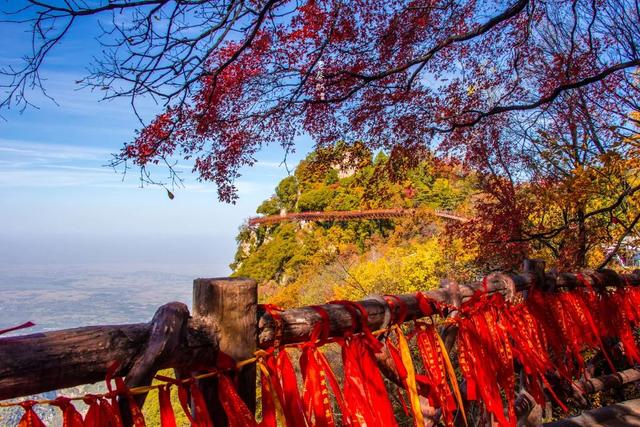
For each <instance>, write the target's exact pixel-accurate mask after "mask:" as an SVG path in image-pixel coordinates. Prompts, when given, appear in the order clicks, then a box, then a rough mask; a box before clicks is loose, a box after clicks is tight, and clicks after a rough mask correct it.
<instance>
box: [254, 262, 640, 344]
mask: <svg viewBox="0 0 640 427" xmlns="http://www.w3.org/2000/svg"><path fill="white" fill-rule="evenodd" d="M583 279H584V280H587V281H588V282H589V283H590V284H591V285H592V286H593V287H595V288H598V287H603V286H617V285H622V284H628V285H631V286H639V285H640V274H639V273H638V272H634V274H626V275H618V274H617V273H615V272H614V271H610V270H605V271H602V272H595V273H590V275H587V274H585V275H584V277H583ZM540 281H541V280H540V276H539V274H538V273H537V272H530V273H525V274H522V275H519V274H504V273H493V274H491V275H489V276H488V277H487V280H486V283H484V284H483V283H481V282H476V283H472V284H469V285H458V292H459V297H460V299H461V300H462V301H465V300H467V299H469V298H470V297H471V296H472V295H473V294H474V292H476V291H477V290H483V289H484V287H485V285H486V289H487V291H489V292H507V291H509V292H512V291H513V289H514V288H515V290H516V291H523V290H526V289H529V288H531V286H532V285H535V286H541V287H543V288H545V289H556V288H578V287H584V283H583V281H582V280H580V279H579V278H578V277H577V275H576V274H573V273H561V274H558V275H557V276H556V275H553V274H546V275H545V279H544V281H543V283H540ZM424 293H425V295H427V296H428V297H429V298H432V299H434V300H435V301H439V302H446V303H448V304H451V303H452V302H453V301H452V299H451V296H450V295H449V292H448V290H447V289H436V290H432V291H427V292H424ZM399 298H400V299H401V300H402V301H403V302H404V303H405V305H406V307H407V316H406V320H407V321H408V320H413V319H418V318H420V317H423V314H422V312H421V311H420V307H419V305H418V299H417V297H416V295H415V294H409V295H399ZM359 303H360V304H361V305H362V306H363V307H364V308H365V309H366V310H367V314H368V324H369V328H370V329H372V330H375V329H378V328H380V327H381V326H382V325H383V324H384V318H385V311H386V310H391V312H392V314H393V315H397V314H398V311H399V307H398V306H397V304H395V305H394V306H393V307H390V306H389V305H388V304H387V303H385V302H382V301H380V300H374V299H369V300H365V301H359ZM322 308H324V309H325V310H326V312H327V313H328V315H329V326H330V328H329V334H330V336H332V337H335V336H342V335H344V333H345V332H347V331H349V330H351V325H352V319H351V315H350V313H349V311H348V310H347V309H346V308H345V307H343V306H342V305H339V304H324V305H322ZM280 315H281V317H282V321H283V329H284V330H283V339H282V342H283V343H285V344H287V343H297V342H303V341H305V340H307V339H308V338H309V337H310V336H311V332H312V331H313V329H314V328H315V327H316V325H318V324H319V323H320V322H321V321H322V318H321V317H320V315H319V314H318V313H317V312H316V311H315V310H314V309H312V308H309V307H303V308H296V309H291V310H285V311H283V312H282V313H280ZM356 331H358V328H356ZM274 336H275V335H274V322H273V319H272V318H271V316H270V315H269V314H268V313H261V315H260V320H259V322H258V345H259V347H260V348H268V347H269V346H271V344H272V343H273V339H274Z"/></svg>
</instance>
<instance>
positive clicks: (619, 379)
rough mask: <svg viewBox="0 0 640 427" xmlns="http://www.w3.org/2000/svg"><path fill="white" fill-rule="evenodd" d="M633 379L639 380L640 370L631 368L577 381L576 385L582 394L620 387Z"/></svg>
mask: <svg viewBox="0 0 640 427" xmlns="http://www.w3.org/2000/svg"><path fill="white" fill-rule="evenodd" d="M634 381H640V370H638V369H633V368H632V369H626V370H624V371H620V372H616V373H614V374H608V375H602V376H600V377H597V378H590V379H585V380H580V381H577V383H576V387H577V388H578V389H579V390H580V391H581V392H582V393H584V394H592V393H596V392H598V391H602V390H609V389H612V388H615V387H620V386H622V385H624V384H628V383H632V382H634Z"/></svg>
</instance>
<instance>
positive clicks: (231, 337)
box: [193, 278, 258, 426]
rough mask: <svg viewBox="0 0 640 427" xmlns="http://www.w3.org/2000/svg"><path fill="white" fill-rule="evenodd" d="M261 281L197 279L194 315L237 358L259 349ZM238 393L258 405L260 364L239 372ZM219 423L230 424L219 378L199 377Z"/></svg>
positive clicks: (250, 354)
mask: <svg viewBox="0 0 640 427" xmlns="http://www.w3.org/2000/svg"><path fill="white" fill-rule="evenodd" d="M257 307H258V285H257V284H256V282H255V280H251V279H243V278H217V279H196V280H194V282H193V317H194V319H195V320H197V321H198V322H200V323H201V324H202V325H206V327H207V328H208V329H209V330H211V332H212V333H216V334H217V336H218V343H219V350H220V352H221V353H224V354H226V355H227V356H230V357H231V358H232V359H234V360H235V361H241V360H245V359H249V358H251V357H252V356H253V354H254V352H255V351H256V349H257V342H258V340H257V327H256V326H257V320H258V311H257ZM236 379H237V387H238V394H239V395H240V397H241V398H242V400H244V402H245V403H246V404H247V406H248V407H249V409H250V410H251V411H255V407H256V366H255V364H249V365H247V366H244V367H242V368H241V369H239V370H238V371H237V372H236ZM198 386H199V387H200V389H201V391H202V394H203V396H204V398H205V400H206V402H207V409H208V410H209V414H210V415H211V417H212V419H213V423H214V425H216V426H225V425H228V420H227V416H226V414H225V411H224V409H223V407H222V405H221V403H220V401H219V399H218V381H217V378H215V377H214V378H208V379H205V380H201V381H198Z"/></svg>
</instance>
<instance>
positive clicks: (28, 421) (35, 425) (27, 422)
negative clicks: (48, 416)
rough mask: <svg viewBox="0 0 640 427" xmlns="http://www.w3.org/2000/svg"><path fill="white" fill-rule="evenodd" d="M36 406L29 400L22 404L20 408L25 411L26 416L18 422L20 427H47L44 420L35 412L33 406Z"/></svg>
mask: <svg viewBox="0 0 640 427" xmlns="http://www.w3.org/2000/svg"><path fill="white" fill-rule="evenodd" d="M35 404H36V402H34V401H33V400H27V401H25V402H22V403H20V406H22V408H23V409H24V414H23V415H22V418H20V421H19V422H18V427H46V426H45V425H44V423H43V422H42V420H41V419H40V418H39V417H38V414H36V413H35V411H34V410H33V406H34V405H35Z"/></svg>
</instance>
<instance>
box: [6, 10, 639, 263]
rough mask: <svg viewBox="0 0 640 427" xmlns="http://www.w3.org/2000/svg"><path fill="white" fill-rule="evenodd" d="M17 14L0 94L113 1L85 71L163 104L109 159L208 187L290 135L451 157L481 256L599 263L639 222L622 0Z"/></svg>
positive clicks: (402, 157) (221, 185)
mask: <svg viewBox="0 0 640 427" xmlns="http://www.w3.org/2000/svg"><path fill="white" fill-rule="evenodd" d="M21 13H22V14H23V15H26V16H24V18H25V19H22V20H17V21H18V22H22V23H24V22H27V23H31V24H32V25H33V30H34V37H35V39H34V51H33V53H32V55H31V56H28V57H27V62H26V64H25V67H24V68H22V69H14V70H10V72H8V73H6V74H7V75H8V76H9V78H10V82H9V84H8V87H9V90H8V92H7V93H8V96H7V98H6V99H5V100H4V101H3V102H2V104H1V105H4V106H6V105H9V104H10V103H11V102H12V101H13V102H16V103H20V102H22V103H25V102H27V101H25V98H24V96H23V95H24V93H23V90H24V88H25V87H28V86H29V84H30V83H31V84H32V85H35V86H38V85H39V84H40V83H41V80H40V79H39V78H38V68H39V66H40V64H41V63H42V61H43V60H44V59H45V57H46V55H47V53H48V52H49V50H50V49H51V48H52V47H53V46H54V45H56V44H58V43H59V41H60V40H61V39H62V38H63V37H64V35H65V34H66V32H67V31H68V30H69V28H70V27H71V26H72V25H74V22H75V21H76V20H79V19H86V17H91V16H102V15H103V14H113V19H112V23H111V26H108V27H105V33H104V34H103V38H102V39H101V40H102V42H103V45H104V46H105V52H106V53H105V58H104V60H99V61H98V62H97V64H96V67H95V68H94V69H93V72H92V73H91V75H90V76H88V78H87V79H86V80H85V83H86V84H87V85H89V86H92V87H95V88H99V89H101V90H104V91H105V98H112V97H118V96H125V97H131V98H132V103H133V105H134V106H135V105H136V100H137V99H139V98H141V97H145V96H151V97H153V98H154V99H156V100H162V101H164V102H165V105H166V110H165V111H163V112H162V113H161V114H159V115H158V116H157V117H156V118H155V119H154V120H153V121H152V122H151V123H149V124H148V125H147V126H146V127H144V128H143V129H141V130H140V131H139V133H138V135H137V137H136V138H135V139H134V140H133V141H131V142H130V143H128V144H126V145H125V147H124V148H123V150H122V151H121V152H120V153H119V155H118V156H117V159H116V162H115V163H116V164H117V163H120V162H133V163H134V164H136V165H138V166H140V167H141V168H142V169H143V170H145V171H147V170H148V169H152V166H153V165H154V164H156V163H161V164H165V165H167V166H168V167H169V168H171V167H172V165H173V164H174V161H176V160H186V161H188V162H191V165H192V167H193V170H194V172H195V173H196V174H197V176H198V177H199V178H200V179H202V180H204V181H211V182H214V183H215V184H216V185H217V188H218V190H219V197H220V199H221V200H224V201H227V202H232V201H234V200H235V199H236V198H237V194H236V189H235V186H234V181H235V179H236V178H237V177H238V176H239V173H240V170H241V168H242V167H244V166H248V165H251V164H253V163H254V161H255V155H256V153H257V152H258V151H259V150H260V149H262V148H263V147H265V146H266V145H273V144H279V145H281V146H282V147H284V149H285V150H287V151H291V150H294V149H295V146H296V141H297V138H298V137H299V136H300V135H303V134H306V135H310V136H311V137H312V138H313V139H314V141H315V143H316V145H317V147H318V148H322V147H327V146H329V145H331V144H333V143H335V142H336V141H338V140H342V141H346V142H347V143H348V144H353V143H356V142H359V143H361V144H364V145H365V146H366V147H367V148H368V149H370V150H374V151H376V150H379V149H382V150H385V151H386V152H387V153H389V154H390V155H391V158H392V160H391V161H392V162H393V164H394V165H396V167H395V168H394V171H396V172H397V174H396V175H398V176H399V177H400V178H401V177H402V173H401V172H402V170H403V169H405V168H410V167H412V166H415V164H416V159H415V157H416V153H418V154H420V153H424V152H425V151H430V152H432V153H434V154H435V155H436V156H438V157H440V158H444V159H448V158H455V159H456V160H459V161H461V162H462V164H463V165H464V166H465V167H466V168H467V169H468V170H469V171H472V172H473V173H474V174H475V175H476V176H477V177H478V180H479V183H480V189H481V191H482V193H483V197H482V199H481V200H479V201H478V202H479V204H478V213H479V216H478V218H477V221H476V222H475V223H474V224H471V225H470V226H469V227H468V228H467V229H465V230H463V232H464V235H465V236H467V237H472V238H473V239H475V240H476V241H477V242H480V243H481V244H482V245H483V247H484V248H485V249H486V250H485V253H486V255H487V257H485V259H484V260H483V261H484V262H486V263H487V264H493V265H494V266H497V265H496V263H497V262H498V261H499V263H500V264H502V265H503V266H513V265H515V264H517V262H518V261H519V260H520V259H522V257H523V256H525V255H526V254H527V253H530V252H531V251H538V250H544V251H546V255H547V256H548V258H551V259H553V260H558V264H559V265H561V266H566V267H570V266H575V267H580V266H586V265H595V266H598V265H605V264H608V263H609V262H610V260H611V257H610V255H611V251H607V250H602V251H601V253H600V255H599V259H596V258H594V259H590V258H589V256H590V255H589V254H590V253H593V252H594V250H596V249H597V248H601V247H602V246H603V245H604V246H607V245H608V246H611V247H613V248H617V247H619V246H620V245H621V243H622V242H623V240H624V239H625V237H627V236H629V235H630V234H633V232H634V230H635V226H636V224H637V222H638V219H639V217H638V216H637V210H636V209H635V207H636V206H637V196H636V193H637V191H638V189H639V187H638V183H637V180H636V179H635V175H636V173H635V172H636V171H637V164H635V162H634V161H633V160H630V159H635V158H637V148H638V145H637V133H638V132H637V129H638V128H637V125H638V123H637V116H636V119H635V120H634V119H633V117H632V116H631V114H632V113H633V112H634V111H640V108H639V107H640V106H639V105H638V104H639V103H638V99H640V97H638V94H639V88H638V81H637V75H635V74H634V72H635V71H636V70H637V67H638V66H639V65H640V53H639V52H640V19H639V18H638V16H639V15H640V10H639V9H638V4H637V2H633V1H631V0H598V1H591V0H575V1H564V0H511V1H492V0H487V1H474V0H461V1H449V0H402V1H396V2H388V1H381V0H355V1H349V2H344V1H340V0H304V1H300V2H289V1H277V0H259V1H251V2H227V1H222V2H192V1H186V0H183V1H180V0H179V1H175V2H165V1H161V0H149V1H145V2H133V1H124V2H110V3H108V4H107V5H102V6H91V5H87V4H84V3H82V4H78V3H69V4H67V5H66V6H65V5H59V4H49V3H48V2H46V1H44V2H43V1H41V2H37V3H35V4H34V5H32V6H31V7H29V8H27V9H25V10H24V11H21ZM20 16H21V18H22V17H23V16H22V15H20ZM44 27H46V28H48V29H49V31H46V32H45V31H41V30H42V28H44ZM143 176H145V177H148V176H149V175H143ZM391 177H392V178H397V176H395V175H393V176H391ZM603 233H604V234H603ZM605 241H606V242H605ZM596 252H597V251H596ZM614 252H615V251H614Z"/></svg>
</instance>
